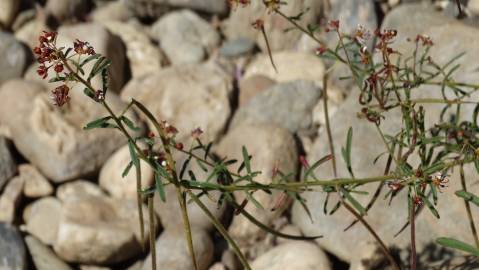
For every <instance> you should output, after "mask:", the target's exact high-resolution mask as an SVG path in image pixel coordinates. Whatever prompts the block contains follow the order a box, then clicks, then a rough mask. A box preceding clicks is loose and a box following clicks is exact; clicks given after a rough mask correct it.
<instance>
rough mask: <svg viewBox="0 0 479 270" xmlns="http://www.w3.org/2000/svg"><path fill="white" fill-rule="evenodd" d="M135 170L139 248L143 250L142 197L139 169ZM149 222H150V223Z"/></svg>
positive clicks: (137, 167)
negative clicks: (139, 236)
mask: <svg viewBox="0 0 479 270" xmlns="http://www.w3.org/2000/svg"><path fill="white" fill-rule="evenodd" d="M135 169H136V203H137V206H138V219H139V220H138V222H139V224H140V235H141V248H142V249H143V251H144V250H145V224H144V218H143V207H142V204H143V202H142V195H141V167H140V166H135ZM150 222H151V221H150Z"/></svg>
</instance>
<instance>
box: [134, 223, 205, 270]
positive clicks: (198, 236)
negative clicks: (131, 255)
mask: <svg viewBox="0 0 479 270" xmlns="http://www.w3.org/2000/svg"><path fill="white" fill-rule="evenodd" d="M191 234H192V238H193V248H194V250H195V255H196V260H197V263H198V270H206V269H208V266H209V265H210V263H211V262H212V260H213V248H214V247H213V242H212V241H211V237H210V236H209V235H208V233H206V232H205V231H204V230H201V229H196V228H192V232H191ZM156 265H158V266H161V268H162V269H168V270H185V269H194V267H193V263H192V261H191V257H190V255H189V251H188V247H187V245H186V241H185V234H184V231H183V230H182V227H179V228H176V229H171V230H165V231H164V232H163V233H162V234H161V235H160V237H159V238H158V239H157V240H156ZM142 269H143V270H151V255H148V257H147V258H146V260H145V263H144V264H143V268H142Z"/></svg>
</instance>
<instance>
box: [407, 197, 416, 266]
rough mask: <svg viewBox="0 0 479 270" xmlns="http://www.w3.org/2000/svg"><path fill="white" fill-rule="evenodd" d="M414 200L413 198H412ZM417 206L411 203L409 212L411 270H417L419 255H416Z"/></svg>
mask: <svg viewBox="0 0 479 270" xmlns="http://www.w3.org/2000/svg"><path fill="white" fill-rule="evenodd" d="M411 200H412V198H411ZM415 208H416V207H415V204H414V202H413V201H411V210H410V212H409V224H410V225H411V228H410V229H411V270H416V264H417V263H416V261H417V254H416V223H415V219H416V218H415V217H416V209H415Z"/></svg>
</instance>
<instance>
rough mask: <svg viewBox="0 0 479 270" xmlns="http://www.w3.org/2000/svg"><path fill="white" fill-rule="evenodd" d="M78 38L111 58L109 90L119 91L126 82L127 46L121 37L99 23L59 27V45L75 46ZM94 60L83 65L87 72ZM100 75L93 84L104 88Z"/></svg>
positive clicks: (87, 72)
mask: <svg viewBox="0 0 479 270" xmlns="http://www.w3.org/2000/svg"><path fill="white" fill-rule="evenodd" d="M76 39H79V40H82V41H87V42H89V43H90V45H91V46H93V48H95V52H96V53H99V54H102V55H103V56H105V57H106V58H108V59H109V60H111V65H110V66H109V67H108V77H109V90H110V92H116V93H119V92H120V90H121V89H122V87H123V84H124V83H125V74H124V73H125V72H124V70H125V47H124V45H123V43H122V42H121V39H120V38H119V37H118V36H115V35H113V34H111V33H110V32H108V31H107V30H106V29H105V27H103V26H102V25H100V24H97V23H81V24H75V25H72V26H61V27H60V28H59V29H58V38H57V46H58V47H60V46H67V47H73V42H74V41H75V40H76ZM85 57H86V56H85ZM94 62H95V61H91V62H90V63H88V64H86V65H85V66H84V67H83V70H84V71H85V74H89V72H90V70H91V68H92V67H93V65H94ZM100 77H101V76H97V77H95V78H94V79H93V80H92V84H93V86H94V87H95V88H102V84H101V78H100ZM84 88H85V87H84V86H83V85H81V84H78V87H75V89H79V91H78V92H83V89H84ZM108 98H110V97H108Z"/></svg>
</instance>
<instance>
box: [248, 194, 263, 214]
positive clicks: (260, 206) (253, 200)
mask: <svg viewBox="0 0 479 270" xmlns="http://www.w3.org/2000/svg"><path fill="white" fill-rule="evenodd" d="M245 194H246V197H247V198H248V201H251V202H252V203H253V204H254V205H255V206H256V208H258V209H261V210H264V207H263V206H262V205H261V204H260V203H259V202H258V200H256V199H255V198H254V197H253V194H251V193H249V192H248V191H246V192H245Z"/></svg>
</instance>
